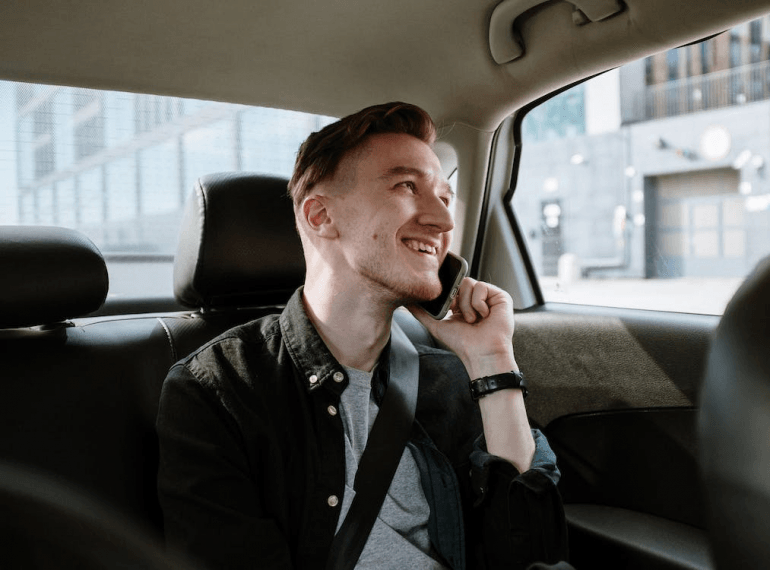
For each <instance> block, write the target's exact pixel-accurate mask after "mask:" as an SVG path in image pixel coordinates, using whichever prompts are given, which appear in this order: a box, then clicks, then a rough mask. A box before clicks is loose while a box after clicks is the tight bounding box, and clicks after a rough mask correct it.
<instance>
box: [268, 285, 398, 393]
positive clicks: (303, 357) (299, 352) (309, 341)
mask: <svg viewBox="0 0 770 570" xmlns="http://www.w3.org/2000/svg"><path fill="white" fill-rule="evenodd" d="M302 291H303V287H299V288H298V289H297V290H296V291H295V292H294V294H293V295H292V296H291V299H289V302H288V303H287V304H286V308H285V309H284V310H283V312H282V313H281V316H280V318H279V323H280V326H281V334H282V335H283V340H284V343H285V345H286V348H287V349H288V351H289V354H290V355H291V359H292V361H293V362H294V366H295V367H296V368H297V370H299V372H300V374H301V375H302V377H303V382H304V385H305V388H306V389H307V390H308V391H309V392H312V391H314V390H317V389H318V388H320V387H321V386H324V387H325V388H327V389H330V390H332V391H333V392H335V393H336V394H337V395H339V394H341V393H342V391H343V390H344V389H345V387H347V385H348V377H347V374H346V373H345V369H344V368H343V366H342V365H341V364H340V363H339V362H337V359H336V358H334V356H333V355H332V353H331V352H330V351H329V348H328V347H327V346H326V344H325V343H324V341H323V339H322V338H321V336H320V335H319V334H318V331H317V330H316V328H315V325H313V323H312V322H311V321H310V318H309V317H308V316H307V311H306V310H305V303H304V301H303V300H302ZM389 356H390V340H388V344H387V345H386V346H385V348H384V349H383V351H382V354H380V359H379V362H378V364H377V366H376V370H375V378H374V379H373V390H374V394H375V400H376V401H377V402H378V403H379V400H380V398H381V397H382V394H383V393H384V389H385V386H387V379H388V375H389V373H390V363H389Z"/></svg>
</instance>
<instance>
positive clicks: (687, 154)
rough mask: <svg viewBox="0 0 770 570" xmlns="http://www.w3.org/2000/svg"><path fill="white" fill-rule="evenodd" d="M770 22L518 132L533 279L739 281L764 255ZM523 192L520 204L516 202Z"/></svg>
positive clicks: (609, 86)
mask: <svg viewBox="0 0 770 570" xmlns="http://www.w3.org/2000/svg"><path fill="white" fill-rule="evenodd" d="M769 58H770V18H768V17H767V16H766V17H763V18H761V19H758V20H755V21H752V22H749V23H746V24H743V25H741V26H738V27H736V28H733V29H732V30H730V31H728V32H725V33H723V34H720V35H718V36H716V37H714V38H711V39H709V40H707V41H704V42H701V43H698V44H694V45H689V46H684V47H681V48H679V49H675V50H670V51H668V52H665V53H662V54H657V55H655V56H652V57H650V58H647V59H645V60H643V61H639V62H635V63H633V64H630V65H627V66H624V67H623V68H621V69H619V70H614V71H612V72H609V73H607V74H605V75H602V76H600V77H598V78H596V79H594V80H592V81H590V82H587V83H585V84H581V85H579V86H577V87H576V88H573V89H571V90H569V91H567V92H565V93H563V94H561V95H559V96H557V97H555V98H553V99H551V100H549V101H548V102H546V103H545V104H544V105H542V106H540V107H538V108H535V109H533V111H532V112H530V114H529V115H528V116H527V117H526V118H525V119H524V121H523V122H522V129H521V130H522V133H521V136H522V141H523V146H522V158H521V165H520V169H519V176H518V180H519V182H518V187H517V195H516V196H515V198H514V207H515V210H516V213H517V216H518V218H519V221H520V222H521V224H522V226H523V227H524V230H525V234H526V235H527V237H528V241H529V248H530V252H531V254H532V256H533V258H534V259H535V263H536V267H537V269H538V270H539V272H540V274H541V275H546V276H548V275H556V274H557V272H558V261H559V259H560V258H561V257H562V255H564V254H567V253H569V254H572V255H571V257H572V258H574V259H576V260H577V261H576V262H577V263H578V265H579V267H580V271H581V272H582V274H583V275H584V276H595V277H648V278H653V277H689V276H720V277H729V276H735V277H738V276H744V275H746V273H747V272H748V271H749V270H750V268H751V267H753V266H754V265H755V264H756V263H757V261H758V260H759V259H760V258H761V257H764V256H765V255H767V253H768V252H770V181H769V180H768V173H767V170H768V166H767V161H768V160H769V159H770V138H769V137H768V134H769V133H770V61H768V59H769ZM519 191H521V192H519Z"/></svg>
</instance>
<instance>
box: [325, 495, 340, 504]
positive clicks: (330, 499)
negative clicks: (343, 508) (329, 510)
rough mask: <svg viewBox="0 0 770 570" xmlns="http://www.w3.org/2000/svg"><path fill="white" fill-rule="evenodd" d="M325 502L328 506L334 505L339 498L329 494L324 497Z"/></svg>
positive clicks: (337, 502)
mask: <svg viewBox="0 0 770 570" xmlns="http://www.w3.org/2000/svg"><path fill="white" fill-rule="evenodd" d="M326 502H327V503H328V504H329V506H330V507H336V506H337V505H338V504H339V502H340V500H339V499H338V498H337V495H329V498H328V499H326Z"/></svg>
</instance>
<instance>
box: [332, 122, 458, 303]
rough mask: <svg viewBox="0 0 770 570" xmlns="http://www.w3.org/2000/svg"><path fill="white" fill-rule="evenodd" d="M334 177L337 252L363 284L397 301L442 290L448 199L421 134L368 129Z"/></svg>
mask: <svg viewBox="0 0 770 570" xmlns="http://www.w3.org/2000/svg"><path fill="white" fill-rule="evenodd" d="M333 182H334V183H338V182H342V183H343V184H345V185H350V187H349V188H348V189H346V190H343V191H342V192H341V194H340V195H339V196H338V197H337V198H336V199H335V200H334V201H335V214H336V221H337V225H338V228H339V231H340V236H339V237H340V239H339V241H338V244H339V247H340V248H341V253H342V259H343V260H344V263H346V265H347V269H349V270H351V271H352V274H353V276H354V277H355V278H360V279H361V280H362V286H367V287H373V288H375V289H376V290H378V291H382V292H384V293H385V294H386V295H387V296H388V297H389V299H390V300H392V301H395V302H397V303H399V304H401V303H409V302H415V301H425V300H430V299H434V298H435V297H437V296H438V295H439V293H441V283H440V282H439V279H438V268H439V265H440V264H441V261H443V259H444V257H445V256H446V253H447V250H448V248H449V244H450V242H451V239H452V229H453V227H454V222H453V220H452V216H451V213H450V211H449V205H450V204H451V201H452V199H453V193H452V190H451V189H450V187H449V183H448V182H447V180H446V178H445V177H444V174H443V173H442V171H441V164H440V163H439V160H438V157H436V154H435V153H434V152H433V150H432V149H431V148H430V147H429V146H428V145H427V144H425V143H424V142H422V141H421V140H419V139H417V138H415V137H412V136H410V135H405V134H380V135H373V136H371V137H369V138H368V139H367V141H366V142H364V144H363V146H362V147H361V148H360V149H357V150H356V151H354V152H353V153H351V154H350V155H349V156H347V157H345V158H344V159H343V161H342V162H341V164H340V168H339V171H338V174H337V175H336V176H335V180H334V181H333Z"/></svg>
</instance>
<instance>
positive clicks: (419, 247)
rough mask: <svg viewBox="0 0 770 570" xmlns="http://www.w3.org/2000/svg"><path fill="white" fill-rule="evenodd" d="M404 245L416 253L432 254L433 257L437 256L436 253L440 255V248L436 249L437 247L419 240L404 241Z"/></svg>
mask: <svg viewBox="0 0 770 570" xmlns="http://www.w3.org/2000/svg"><path fill="white" fill-rule="evenodd" d="M404 243H405V244H406V245H407V247H409V248H410V249H413V250H415V251H421V252H423V253H430V254H431V255H436V253H438V248H436V247H435V246H432V245H429V244H427V243H422V242H419V241H417V240H413V239H409V240H404Z"/></svg>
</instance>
